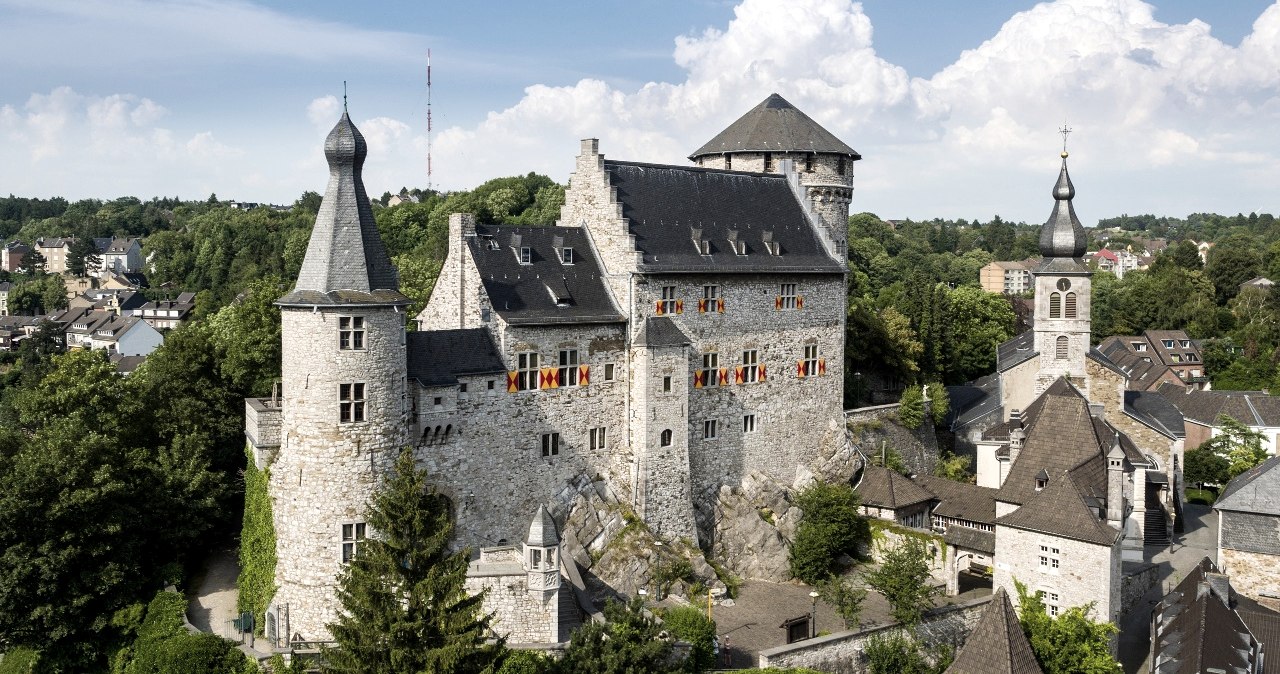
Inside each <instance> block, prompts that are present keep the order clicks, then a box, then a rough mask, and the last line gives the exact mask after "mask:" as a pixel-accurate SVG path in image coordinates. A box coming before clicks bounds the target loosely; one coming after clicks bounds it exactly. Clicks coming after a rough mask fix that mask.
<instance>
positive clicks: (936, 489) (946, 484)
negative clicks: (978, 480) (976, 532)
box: [913, 475, 998, 524]
mask: <svg viewBox="0 0 1280 674" xmlns="http://www.w3.org/2000/svg"><path fill="white" fill-rule="evenodd" d="M913 479H914V480H915V482H916V483H917V484H919V485H920V486H921V487H924V489H925V490H927V491H928V492H929V493H931V494H933V495H934V497H935V498H936V499H937V500H938V504H937V505H936V506H934V508H933V514H935V515H940V516H942V517H954V518H956V519H962V520H968V521H970V522H979V523H982V524H995V521H996V492H997V491H998V490H996V489H993V488H991V487H979V486H978V485H976V484H969V483H967V482H956V481H955V480H948V479H946V478H942V477H934V476H932V475H917V476H915V477H914V478H913Z"/></svg>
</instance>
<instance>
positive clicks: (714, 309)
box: [698, 285, 724, 314]
mask: <svg viewBox="0 0 1280 674" xmlns="http://www.w3.org/2000/svg"><path fill="white" fill-rule="evenodd" d="M698 311H700V312H701V313H704V314H718V313H724V298H723V297H721V296H720V286H717V285H707V286H702V299H701V300H700V301H699V302H698Z"/></svg>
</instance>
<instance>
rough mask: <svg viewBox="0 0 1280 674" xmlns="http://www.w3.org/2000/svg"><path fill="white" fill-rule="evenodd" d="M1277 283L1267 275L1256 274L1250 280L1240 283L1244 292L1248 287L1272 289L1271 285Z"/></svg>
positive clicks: (1241, 290)
mask: <svg viewBox="0 0 1280 674" xmlns="http://www.w3.org/2000/svg"><path fill="white" fill-rule="evenodd" d="M1275 284H1276V282H1275V281H1272V280H1271V279H1269V278H1267V277H1265V276H1255V277H1253V278H1251V279H1249V280H1248V281H1245V282H1244V283H1241V284H1240V292H1244V291H1245V289H1246V288H1257V289H1259V290H1271V286H1274V285H1275Z"/></svg>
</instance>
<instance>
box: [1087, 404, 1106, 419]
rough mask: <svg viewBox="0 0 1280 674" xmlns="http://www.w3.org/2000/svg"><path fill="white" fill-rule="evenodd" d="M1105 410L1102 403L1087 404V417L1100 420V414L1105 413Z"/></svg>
mask: <svg viewBox="0 0 1280 674" xmlns="http://www.w3.org/2000/svg"><path fill="white" fill-rule="evenodd" d="M1106 409H1107V406H1106V405H1103V404H1102V403H1089V416H1091V417H1094V418H1095V419H1101V418H1102V413H1103V412H1105V411H1106Z"/></svg>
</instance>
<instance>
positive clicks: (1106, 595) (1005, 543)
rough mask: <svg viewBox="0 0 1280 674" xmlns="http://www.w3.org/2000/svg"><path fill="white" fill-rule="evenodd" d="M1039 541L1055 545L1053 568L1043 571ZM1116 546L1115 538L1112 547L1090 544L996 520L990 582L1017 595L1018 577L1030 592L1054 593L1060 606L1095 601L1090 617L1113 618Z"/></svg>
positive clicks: (1117, 584)
mask: <svg viewBox="0 0 1280 674" xmlns="http://www.w3.org/2000/svg"><path fill="white" fill-rule="evenodd" d="M1041 545H1047V546H1049V547H1051V548H1058V550H1059V553H1058V559H1059V567H1058V568H1057V569H1054V570H1042V567H1041V566H1040V554H1041V553H1040V546H1041ZM1120 547H1121V546H1120V543H1119V542H1118V541H1117V543H1116V544H1115V545H1114V546H1105V545H1094V544H1092V543H1085V542H1083V541H1076V540H1072V539H1069V538H1061V537H1057V536H1050V535H1048V534H1042V533H1037V532H1034V531H1025V530H1023V529H1014V528H1011V527H1006V526H1001V525H999V524H997V525H996V554H995V561H996V564H995V567H996V568H995V577H994V586H995V587H1003V588H1004V590H1005V592H1008V593H1009V596H1011V597H1016V596H1018V591H1017V589H1016V588H1015V587H1014V584H1013V581H1014V579H1017V580H1018V581H1019V582H1021V583H1023V584H1024V585H1026V586H1027V589H1028V590H1030V591H1036V590H1044V591H1046V592H1055V593H1057V594H1058V597H1059V602H1058V606H1059V607H1060V608H1063V609H1066V608H1068V607H1071V606H1081V605H1084V604H1087V603H1089V602H1095V606H1094V609H1093V617H1094V618H1095V619H1098V620H1109V621H1112V622H1115V621H1116V620H1117V619H1118V612H1119V610H1120V577H1121V576H1120ZM1055 571H1056V572H1055Z"/></svg>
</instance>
